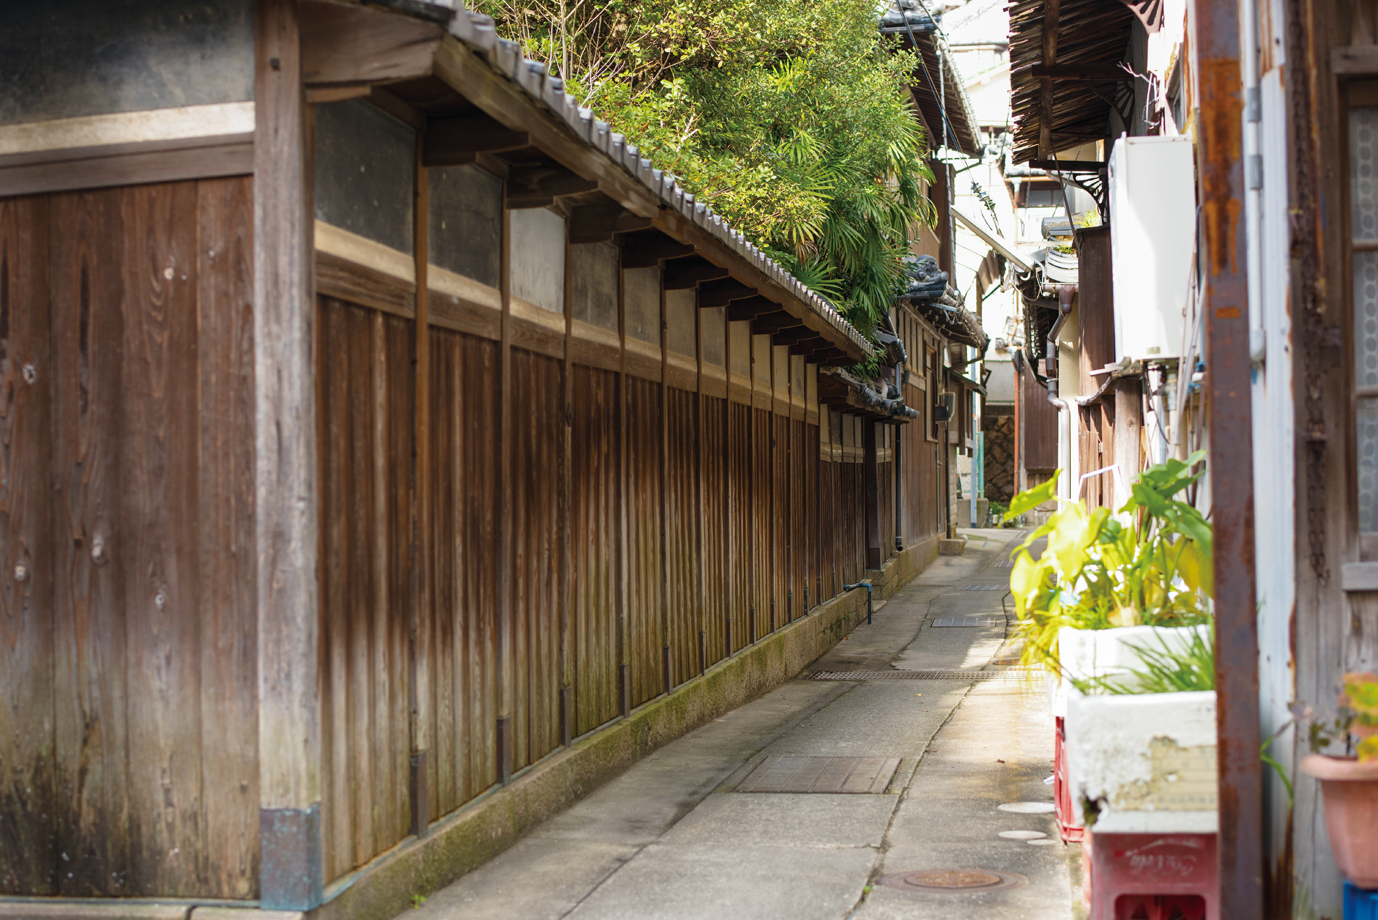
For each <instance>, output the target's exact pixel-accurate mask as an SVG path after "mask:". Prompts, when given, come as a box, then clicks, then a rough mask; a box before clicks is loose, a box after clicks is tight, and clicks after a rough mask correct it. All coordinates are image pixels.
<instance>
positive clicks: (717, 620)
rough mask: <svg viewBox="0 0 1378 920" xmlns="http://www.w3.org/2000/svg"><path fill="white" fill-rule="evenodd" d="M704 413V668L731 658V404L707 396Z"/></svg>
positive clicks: (702, 404) (702, 401)
mask: <svg viewBox="0 0 1378 920" xmlns="http://www.w3.org/2000/svg"><path fill="white" fill-rule="evenodd" d="M700 411H701V412H702V413H703V424H702V427H701V430H702V432H703V435H702V437H703V462H704V466H703V498H702V501H703V522H704V535H703V631H704V662H703V664H704V666H705V667H711V666H712V665H714V664H716V663H717V662H719V661H721V660H722V659H723V658H725V657H726V656H727V641H726V640H727V623H726V621H727V617H728V613H727V606H726V603H725V592H726V588H727V579H726V569H725V567H724V563H725V560H726V552H727V516H726V515H727V465H728V456H727V442H726V440H725V435H726V428H725V427H724V426H725V424H726V421H725V419H726V415H727V401H726V400H725V399H720V398H718V397H714V396H704V397H702V399H701V401H700Z"/></svg>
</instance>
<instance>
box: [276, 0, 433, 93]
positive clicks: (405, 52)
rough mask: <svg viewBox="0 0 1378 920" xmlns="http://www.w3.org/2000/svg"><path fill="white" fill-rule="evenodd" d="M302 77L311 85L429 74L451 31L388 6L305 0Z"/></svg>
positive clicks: (302, 9)
mask: <svg viewBox="0 0 1378 920" xmlns="http://www.w3.org/2000/svg"><path fill="white" fill-rule="evenodd" d="M298 18H299V21H300V23H301V78H302V82H303V83H305V84H306V85H307V86H340V85H351V84H352V85H361V86H367V85H369V84H376V83H391V82H396V81H398V80H408V79H414V78H416V77H424V76H426V75H427V74H429V73H430V72H431V68H432V64H433V61H434V59H435V53H436V51H437V50H438V49H439V48H440V41H441V39H442V38H443V37H444V36H445V28H444V27H443V26H441V25H440V24H439V23H434V22H420V21H418V20H415V19H412V18H410V17H407V16H395V15H393V14H391V13H389V12H386V11H384V10H377V9H369V8H367V7H364V6H356V5H351V4H342V3H323V2H319V0H303V2H302V3H301V5H300V6H299V7H298Z"/></svg>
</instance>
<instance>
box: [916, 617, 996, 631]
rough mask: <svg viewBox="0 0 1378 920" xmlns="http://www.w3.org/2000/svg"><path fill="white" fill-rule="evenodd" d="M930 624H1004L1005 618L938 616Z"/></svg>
mask: <svg viewBox="0 0 1378 920" xmlns="http://www.w3.org/2000/svg"><path fill="white" fill-rule="evenodd" d="M928 625H929V626H931V627H934V628H937V629H941V628H945V627H957V628H974V627H978V626H1004V625H1005V618H1004V617H997V616H970V617H937V618H936V619H933V620H930V621H929V623H928Z"/></svg>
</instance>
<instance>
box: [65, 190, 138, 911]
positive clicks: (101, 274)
mask: <svg viewBox="0 0 1378 920" xmlns="http://www.w3.org/2000/svg"><path fill="white" fill-rule="evenodd" d="M119 204H120V193H119V192H117V191H104V192H94V193H76V194H70V195H56V196H54V197H53V199H52V205H51V211H50V218H49V219H50V221H51V224H52V225H53V226H59V227H65V228H67V230H66V231H65V232H63V233H60V234H51V243H50V256H51V263H50V264H51V265H52V270H51V273H50V278H51V291H52V301H51V302H52V305H53V309H52V337H53V358H54V362H53V363H54V373H53V378H54V393H53V396H54V413H53V415H54V419H55V423H56V439H55V442H54V450H53V467H54V469H55V470H56V473H57V482H56V484H55V493H56V498H57V501H56V506H57V510H56V522H55V528H56V535H55V544H56V555H55V571H56V572H57V573H58V576H57V578H56V580H55V584H54V587H55V594H56V598H55V609H56V611H57V616H56V618H55V630H56V639H57V649H58V654H57V659H56V669H55V673H56V681H55V693H54V699H55V703H56V723H55V724H56V735H57V745H56V748H55V753H56V757H57V761H58V775H59V787H58V796H59V799H60V800H63V801H66V802H68V803H70V804H68V805H67V806H66V808H65V817H64V820H63V822H62V824H61V827H60V832H59V838H58V841H57V846H58V848H59V849H60V851H61V852H66V853H68V854H72V853H77V854H80V857H81V858H80V859H79V860H77V861H76V862H75V863H74V864H73V866H72V868H70V869H69V870H68V872H67V873H62V874H60V875H59V876H58V878H57V888H58V891H59V893H61V894H63V895H68V896H73V897H81V896H90V895H104V894H112V895H119V894H126V893H127V892H128V890H129V889H128V874H127V873H128V868H127V867H128V865H129V854H130V824H129V800H128V794H129V793H128V789H129V778H128V764H127V760H126V757H125V751H126V749H127V747H128V743H127V728H126V722H125V712H126V708H127V706H126V700H127V698H128V687H127V680H126V676H127V671H126V669H125V646H126V635H125V629H124V620H123V617H122V616H120V615H118V611H120V610H121V609H122V607H123V603H124V594H125V589H124V580H125V576H126V573H127V572H128V562H127V560H126V558H125V555H126V547H125V545H124V542H123V537H124V535H125V533H126V530H127V527H128V525H127V524H126V523H125V522H124V521H122V520H121V519H120V515H119V513H118V512H117V510H116V506H117V504H118V502H119V497H120V494H121V491H122V484H121V479H122V473H121V454H120V451H119V438H120V431H121V424H120V419H119V407H120V406H121V405H122V403H123V395H124V394H123V390H124V374H123V370H122V367H121V363H122V361H121V354H120V349H119V348H118V347H112V346H113V345H114V343H117V342H120V341H121V340H122V339H123V332H122V331H121V317H120V301H121V298H122V281H123V279H122V268H121V267H122V261H123V246H122V244H121V228H120V208H119ZM69 874H70V875H69Z"/></svg>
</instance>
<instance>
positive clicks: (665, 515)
mask: <svg viewBox="0 0 1378 920" xmlns="http://www.w3.org/2000/svg"><path fill="white" fill-rule="evenodd" d="M656 288H657V289H658V290H659V294H660V674H661V683H662V687H663V689H664V691H665V692H666V693H669V692H670V688H671V687H673V686H674V685H675V683H674V668H673V666H672V665H671V653H672V648H671V638H670V637H671V635H672V632H671V630H670V544H669V541H668V539H667V538H668V536H669V526H668V521H669V517H670V497H669V493H670V420H669V415H670V391H669V383H668V379H669V374H668V370H669V364H670V331H669V330H670V324H669V322H668V321H667V318H666V316H665V274H664V272H659V271H658V272H657V273H656Z"/></svg>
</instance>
